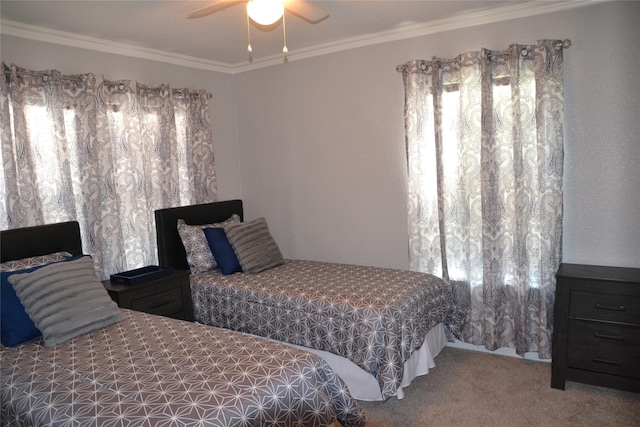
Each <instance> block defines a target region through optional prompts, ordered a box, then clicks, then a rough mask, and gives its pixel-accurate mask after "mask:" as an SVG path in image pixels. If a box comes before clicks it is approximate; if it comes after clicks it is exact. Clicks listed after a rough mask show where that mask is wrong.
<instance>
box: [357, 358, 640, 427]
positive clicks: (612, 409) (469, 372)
mask: <svg viewBox="0 0 640 427" xmlns="http://www.w3.org/2000/svg"><path fill="white" fill-rule="evenodd" d="M435 362H436V367H435V368H434V369H432V370H430V372H429V374H428V375H425V376H423V377H419V378H416V379H415V380H414V381H413V383H412V384H411V386H409V387H408V388H406V389H405V397H404V399H402V400H398V399H396V398H393V399H390V400H389V401H387V402H384V403H383V402H360V404H361V406H362V407H363V409H364V410H365V413H366V416H367V427H422V426H436V427H437V426H456V427H464V426H497V427H502V426H545V427H546V426H580V427H584V426H598V427H602V426H619V427H624V426H635V427H638V426H640V394H635V393H628V392H622V391H618V390H612V389H608V388H603V387H594V386H588V385H584V384H579V383H573V382H568V383H567V387H566V390H564V391H562V390H556V389H552V388H551V386H550V383H551V364H550V363H544V362H535V361H529V360H524V359H520V358H516V357H510V356H496V355H492V354H487V353H480V352H475V351H469V350H462V349H458V348H452V347H446V348H445V349H444V350H442V352H441V353H440V354H439V355H438V356H437V357H436V359H435Z"/></svg>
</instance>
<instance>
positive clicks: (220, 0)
mask: <svg viewBox="0 0 640 427" xmlns="http://www.w3.org/2000/svg"><path fill="white" fill-rule="evenodd" d="M246 2H247V0H214V1H213V3H211V4H210V5H208V6H205V7H202V8H200V9H196V10H194V11H193V12H191V13H189V14H188V15H187V18H188V19H195V18H202V17H204V16H207V15H211V14H212V13H216V12H219V11H221V10H224V9H226V8H228V7H231V6H235V5H236V4H239V3H246Z"/></svg>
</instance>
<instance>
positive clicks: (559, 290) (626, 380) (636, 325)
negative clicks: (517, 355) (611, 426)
mask: <svg viewBox="0 0 640 427" xmlns="http://www.w3.org/2000/svg"><path fill="white" fill-rule="evenodd" d="M556 278H557V285H556V300H555V308H554V334H553V359H552V369H551V387H553V388H559V389H562V390H564V388H565V381H577V382H581V383H587V384H593V385H597V386H603V387H611V388H616V389H620V390H627V391H633V392H640V269H637V268H620V267H599V266H591V265H579V264H562V265H561V266H560V269H559V270H558V273H557V275H556Z"/></svg>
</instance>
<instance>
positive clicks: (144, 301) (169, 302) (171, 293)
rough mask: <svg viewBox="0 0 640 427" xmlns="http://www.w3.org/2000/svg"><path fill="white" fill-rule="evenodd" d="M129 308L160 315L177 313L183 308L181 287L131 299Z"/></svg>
mask: <svg viewBox="0 0 640 427" xmlns="http://www.w3.org/2000/svg"><path fill="white" fill-rule="evenodd" d="M131 308H132V309H133V310H137V311H144V312H147V313H153V314H159V315H162V316H167V315H170V314H173V313H177V312H179V311H182V310H183V301H182V289H181V288H173V289H169V290H166V291H164V292H158V293H155V294H150V295H146V296H144V297H142V298H138V299H134V300H132V301H131Z"/></svg>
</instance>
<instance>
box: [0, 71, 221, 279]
mask: <svg viewBox="0 0 640 427" xmlns="http://www.w3.org/2000/svg"><path fill="white" fill-rule="evenodd" d="M2 70H3V72H4V73H5V75H6V78H5V79H0V137H1V138H2V139H1V141H0V142H1V145H2V151H1V156H2V173H1V174H0V195H1V197H0V228H2V229H6V228H17V227H25V226H32V225H38V224H44V223H54V222H60V221H69V220H77V221H78V222H79V223H80V227H81V231H82V236H83V246H84V250H85V252H87V253H89V254H91V255H92V256H93V258H94V262H95V264H96V268H97V269H98V270H99V273H100V274H101V275H102V276H103V277H107V276H108V275H109V274H111V273H114V272H118V271H124V270H129V269H132V268H136V267H141V266H144V265H149V264H154V263H157V252H156V241H155V221H154V216H153V215H154V214H153V211H154V210H155V209H159V208H163V207H171V206H179V205H185V204H192V203H205V202H211V201H215V199H216V193H217V190H216V178H215V170H214V158H213V141H212V135H211V123H210V119H209V107H208V98H209V96H208V94H207V93H205V92H204V91H191V90H189V89H180V90H176V89H172V88H171V87H170V86H169V85H167V84H162V85H159V86H145V85H142V84H140V83H137V82H135V81H130V80H123V81H107V80H105V79H104V78H103V77H102V76H100V75H94V74H82V75H73V76H64V75H62V74H61V73H60V72H59V71H57V70H45V71H33V70H26V69H22V68H19V67H16V66H15V65H12V66H11V67H7V66H6V65H5V64H2Z"/></svg>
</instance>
